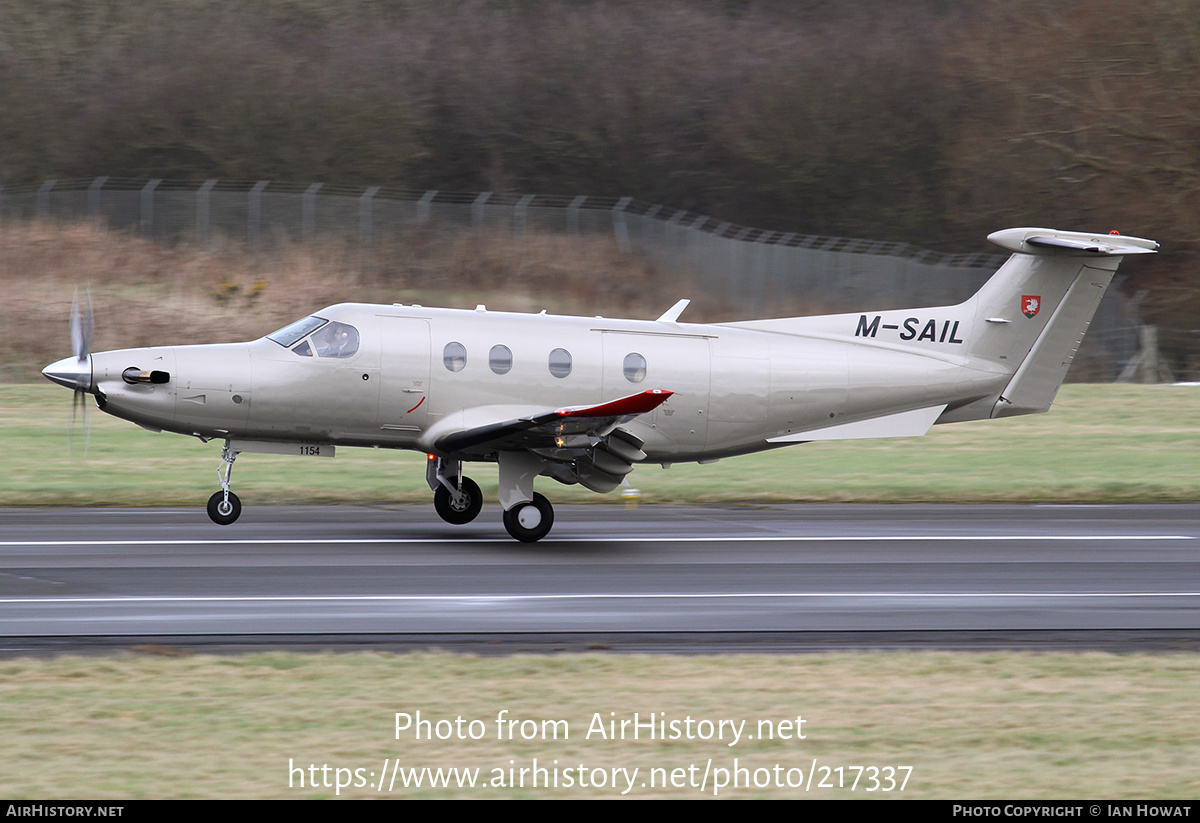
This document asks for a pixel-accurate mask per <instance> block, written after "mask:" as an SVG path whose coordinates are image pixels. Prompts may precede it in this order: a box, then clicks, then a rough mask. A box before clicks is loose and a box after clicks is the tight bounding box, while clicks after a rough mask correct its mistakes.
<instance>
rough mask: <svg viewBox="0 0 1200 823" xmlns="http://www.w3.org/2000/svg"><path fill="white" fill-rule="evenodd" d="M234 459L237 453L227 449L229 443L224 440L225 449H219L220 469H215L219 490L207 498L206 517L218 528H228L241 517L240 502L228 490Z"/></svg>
mask: <svg viewBox="0 0 1200 823" xmlns="http://www.w3.org/2000/svg"><path fill="white" fill-rule="evenodd" d="M236 459H237V452H235V451H233V450H232V449H230V448H229V441H228V440H226V441H225V448H223V449H221V467H220V468H219V469H217V479H218V480H220V481H221V490H220V491H219V492H214V493H213V496H212V497H210V498H208V516H209V518H210V519H211V520H212V522H214V523H216V524H217V525H219V526H228V525H229V524H230V523H232V522H233V521H235V520H237V519H238V518H239V517H241V515H242V501H241V500H239V499H238V496H237V495H236V494H234V493H233V492H231V491H230V490H229V475H231V474H233V461H234V460H236Z"/></svg>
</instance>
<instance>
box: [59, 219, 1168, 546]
mask: <svg viewBox="0 0 1200 823" xmlns="http://www.w3.org/2000/svg"><path fill="white" fill-rule="evenodd" d="M988 239H989V240H990V241H992V242H993V243H995V244H997V245H998V246H1000V247H1001V248H1004V249H1006V250H1008V251H1010V252H1012V255H1011V257H1009V258H1008V260H1007V261H1006V262H1005V263H1004V264H1003V265H1002V266H1001V267H1000V268H999V269H998V270H997V271H996V273H995V274H994V275H992V277H991V278H990V279H989V280H988V281H987V282H986V283H985V284H984V285H983V286H982V287H981V288H980V290H979V291H978V292H977V293H976V294H975V295H974V296H973V297H971V298H970V299H968V300H966V301H965V302H963V303H960V304H958V305H953V306H936V307H931V308H920V309H895V310H892V309H887V310H880V311H869V312H865V313H864V312H855V313H849V314H835V315H825V316H812V317H789V318H781V319H769V320H751V321H742V322H729V323H717V324H694V323H685V322H682V321H681V320H680V315H681V314H682V312H683V311H684V309H685V308H686V307H687V305H688V302H689V301H688V300H680V301H679V302H678V303H676V304H675V305H674V306H672V307H671V308H670V309H669V310H668V311H667V312H665V313H664V314H663V315H662V316H660V317H658V318H657V319H656V320H649V321H647V320H614V319H605V318H601V317H568V316H554V315H548V314H546V312H545V311H543V312H541V313H540V314H520V313H509V312H495V311H488V310H487V309H486V308H485V307H484V306H482V305H481V306H478V307H477V308H476V309H475V310H474V311H471V310H461V309H442V308H426V307H424V306H419V305H402V304H394V305H372V304H362V303H342V304H339V305H335V306H330V307H328V308H326V309H323V310H321V311H318V312H316V313H315V314H313V315H310V316H308V317H305V318H303V319H301V320H298V321H296V322H294V323H292V324H290V325H288V326H286V327H284V328H282V329H279V330H278V331H275V332H272V333H271V334H268V335H267V336H265V337H263V338H261V339H259V340H255V341H252V342H248V343H229V344H215V345H188V346H165V347H150V348H138V349H125V350H120V351H109V352H97V353H91V352H89V351H88V349H89V337H90V330H91V325H92V321H91V314H90V310H89V311H88V312H87V316H86V317H82V316H81V312H80V311H79V308H78V306H76V307H75V308H74V309H73V311H72V338H73V345H74V354H73V356H71V357H68V358H65V359H63V360H60V361H58V362H56V363H53V364H51V365H49V366H47V367H46V368H45V369H44V370H43V372H42V373H43V374H44V375H45V376H46V377H47V378H49V379H50V380H52V381H54V382H55V383H58V384H60V385H62V386H65V387H67V388H69V389H72V390H74V391H75V393H76V397H77V398H80V399H82V395H85V394H91V395H92V396H93V397H94V398H95V402H96V405H97V406H98V407H99V408H100V409H101V410H102V411H104V412H107V413H108V414H111V415H114V416H116V417H119V418H123V419H125V420H129V421H131V422H133V423H136V424H138V425H139V426H142V427H143V428H146V429H149V430H151V431H169V432H175V433H178V434H184V435H192V436H195V437H197V438H199V439H200V440H202V441H204V442H208V441H209V440H212V439H220V440H223V441H224V448H223V449H222V452H221V466H220V469H219V471H218V477H219V482H220V490H219V491H217V492H215V493H214V494H213V495H212V497H211V498H210V499H209V501H208V514H209V517H210V518H211V519H212V520H213V521H214V522H215V523H218V524H221V525H229V524H231V523H233V522H234V521H236V520H237V519H238V516H239V515H240V514H241V508H242V505H241V501H240V500H239V499H238V496H237V495H236V494H234V492H233V491H232V489H231V483H230V476H231V473H232V470H233V463H234V460H235V459H236V458H237V456H238V455H239V454H242V453H247V452H249V453H269V454H291V455H297V456H301V457H309V458H315V457H321V458H323V457H333V456H334V454H335V450H336V449H337V448H338V447H340V446H363V447H378V448H389V449H412V450H418V451H420V452H423V453H425V454H426V455H427V456H428V460H427V467H426V481H427V482H428V485H429V487H430V490H431V491H432V492H433V502H434V507H435V509H436V511H437V513H438V514H439V515H440V516H441V517H442V519H444V520H445V521H447V522H448V523H452V524H463V523H468V522H470V521H472V520H474V519H475V517H476V516H477V515H478V514H479V512H480V510H481V508H482V505H483V495H482V493H481V491H480V489H479V486H478V484H477V483H475V482H474V481H473V480H471V479H470V478H469V477H467V476H466V475H465V474H464V472H463V467H464V464H466V463H469V462H478V461H483V462H494V463H497V464H498V465H499V495H498V496H499V503H500V506H501V509H502V510H503V522H504V526H505V528H506V529H507V531H508V533H509V534H510V535H511V536H512V537H513V538H515V539H517V540H520V541H523V542H533V541H537V540H540V539H542V538H543V537H545V536H546V534H547V533H549V531H550V529H551V527H552V525H553V522H554V510H553V508H552V506H551V504H550V502H549V501H548V500H547V499H546V497H544V496H543V495H542V494H540V493H537V492H535V491H534V490H533V485H534V480H535V478H538V477H542V476H545V477H549V478H552V479H553V480H556V481H558V482H560V483H565V484H575V483H578V484H580V485H582V486H584V487H585V488H588V489H590V490H592V491H595V492H599V493H606V492H610V491H612V490H613V489H615V488H616V487H617V486H618V485H621V484H622V482H624V481H625V478H626V476H627V475H628V474H629V473H630V472H631V471H632V470H633V469H634V467H635V466H637V465H640V464H643V463H660V464H663V465H664V466H666V465H669V464H672V463H681V462H692V461H695V462H699V463H706V462H711V461H714V460H717V459H720V458H725V457H731V456H734V455H740V454H746V453H750V452H757V451H762V450H765V449H773V448H779V447H783V446H788V445H793V444H798V443H807V442H813V441H829V440H851V439H860V438H884V437H908V436H920V435H924V434H925V433H926V432H927V431H928V429H929V428H930V427H931V426H932V425H934V424H937V423H952V422H958V421H963V420H979V419H987V418H1002V417H1010V416H1013V415H1022V414H1034V413H1039V412H1045V411H1047V410H1048V409H1049V408H1050V403H1051V401H1052V400H1053V399H1054V396H1055V394H1056V393H1057V391H1058V388H1059V386H1060V385H1061V384H1062V381H1063V378H1064V377H1065V375H1066V373H1067V369H1068V368H1069V367H1070V365H1071V361H1072V359H1073V358H1074V356H1075V353H1076V351H1077V350H1078V348H1079V344H1080V342H1081V341H1082V340H1083V336H1084V333H1085V332H1086V330H1087V327H1088V324H1089V323H1090V322H1091V318H1092V316H1093V314H1094V313H1095V310H1096V307H1097V306H1098V305H1099V303H1100V298H1101V297H1102V296H1103V295H1104V291H1105V289H1106V288H1107V286H1108V284H1109V281H1110V280H1111V279H1112V276H1113V273H1114V272H1115V271H1116V269H1117V265H1118V264H1119V263H1120V261H1121V259H1122V257H1123V256H1125V255H1130V254H1150V253H1153V252H1155V251H1156V250H1157V249H1158V244H1157V243H1155V242H1154V241H1152V240H1146V239H1142V238H1138V237H1128V236H1124V235H1121V234H1118V233H1116V232H1114V233H1111V234H1107V235H1106V234H1089V233H1084V232H1071V231H1058V230H1054V229H1041V228H1017V229H1007V230H1004V231H999V232H995V233H993V234H991V235H989V236H988Z"/></svg>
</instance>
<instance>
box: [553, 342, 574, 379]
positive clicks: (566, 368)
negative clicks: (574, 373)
mask: <svg viewBox="0 0 1200 823" xmlns="http://www.w3.org/2000/svg"><path fill="white" fill-rule="evenodd" d="M550 373H551V374H552V375H554V376H555V377H566V376H567V375H568V374H570V373H571V353H570V352H569V351H567V350H566V349H555V350H554V351H552V352H550Z"/></svg>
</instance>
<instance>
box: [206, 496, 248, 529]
mask: <svg viewBox="0 0 1200 823" xmlns="http://www.w3.org/2000/svg"><path fill="white" fill-rule="evenodd" d="M208 516H209V518H210V519H211V520H212V522H214V523H216V524H217V525H219V526H228V525H229V524H230V523H232V522H233V521H235V520H237V519H238V518H239V517H241V516H242V501H241V500H238V496H237V495H236V494H234V493H233V492H230V493H229V505H228V506H226V505H225V492H217V493H215V494H214V495H213V496H212V497H210V498H208Z"/></svg>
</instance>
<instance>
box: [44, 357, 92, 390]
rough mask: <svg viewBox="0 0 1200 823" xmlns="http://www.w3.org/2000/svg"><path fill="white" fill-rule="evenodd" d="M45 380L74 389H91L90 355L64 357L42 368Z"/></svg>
mask: <svg viewBox="0 0 1200 823" xmlns="http://www.w3.org/2000/svg"><path fill="white" fill-rule="evenodd" d="M42 374H43V375H44V376H45V377H46V379H47V380H52V381H54V382H55V383H57V384H58V385H60V386H66V387H67V388H68V389H74V390H75V391H91V390H92V356H91V355H90V354H89V355H88V356H87V357H84V358H76V357H64V358H63V359H62V360H59V361H58V362H57V363H51V364H50V365H49V366H47V367H46V368H44V369H42Z"/></svg>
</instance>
